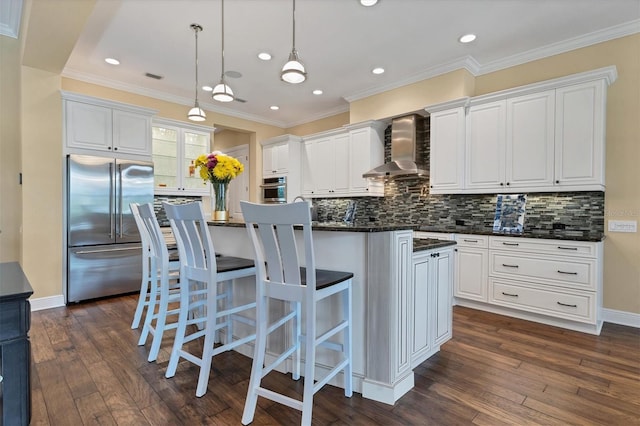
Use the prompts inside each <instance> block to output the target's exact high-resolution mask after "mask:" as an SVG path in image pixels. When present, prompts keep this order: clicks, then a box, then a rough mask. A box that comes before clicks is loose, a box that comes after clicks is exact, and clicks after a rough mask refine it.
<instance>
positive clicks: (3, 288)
mask: <svg viewBox="0 0 640 426" xmlns="http://www.w3.org/2000/svg"><path fill="white" fill-rule="evenodd" d="M32 294H33V289H32V288H31V285H30V284H29V281H28V280H27V277H26V276H25V275H24V273H23V272H22V268H21V267H20V265H19V264H18V263H17V262H9V263H0V376H2V381H1V382H0V425H12V426H13V425H28V424H29V422H30V420H31V381H30V368H31V343H30V342H29V328H30V327H31V306H30V304H29V301H28V300H27V299H28V298H29V297H30V296H31V295H32Z"/></svg>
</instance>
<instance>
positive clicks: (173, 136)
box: [151, 126, 180, 192]
mask: <svg viewBox="0 0 640 426" xmlns="http://www.w3.org/2000/svg"><path fill="white" fill-rule="evenodd" d="M178 132H179V130H178V129H177V128H174V127H169V126H153V127H152V128H151V135H152V146H153V151H152V152H153V180H154V189H155V191H156V192H177V191H178V190H179V188H180V182H179V177H178V176H179V175H178Z"/></svg>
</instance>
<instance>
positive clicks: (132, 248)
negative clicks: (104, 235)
mask: <svg viewBox="0 0 640 426" xmlns="http://www.w3.org/2000/svg"><path fill="white" fill-rule="evenodd" d="M141 248H142V246H137V247H125V248H115V249H100V250H78V251H76V252H75V253H76V254H93V253H109V252H115V251H126V250H140V249H141Z"/></svg>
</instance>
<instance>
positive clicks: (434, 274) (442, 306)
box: [409, 247, 453, 368]
mask: <svg viewBox="0 0 640 426" xmlns="http://www.w3.org/2000/svg"><path fill="white" fill-rule="evenodd" d="M452 287H453V250H452V248H451V247H446V248H441V249H435V250H427V251H419V252H415V253H414V254H413V262H412V276H411V288H410V291H409V300H410V305H409V306H410V309H409V319H410V321H409V323H410V328H409V329H410V334H409V335H410V339H409V343H410V356H411V367H412V368H414V367H416V366H417V365H419V364H420V363H422V362H423V361H425V360H426V359H427V358H429V357H430V356H431V355H433V354H434V353H436V352H438V350H440V345H442V344H443V343H445V342H446V341H447V340H449V339H451V335H452V305H453V303H452Z"/></svg>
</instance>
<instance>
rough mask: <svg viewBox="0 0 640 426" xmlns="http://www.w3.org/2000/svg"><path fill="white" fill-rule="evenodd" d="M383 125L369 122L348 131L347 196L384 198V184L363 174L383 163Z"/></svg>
mask: <svg viewBox="0 0 640 426" xmlns="http://www.w3.org/2000/svg"><path fill="white" fill-rule="evenodd" d="M383 132H384V125H382V124H381V123H373V122H369V123H367V124H366V126H365V127H360V128H352V129H351V130H349V195H350V196H361V195H362V196H373V195H375V196H384V183H383V182H382V181H380V180H374V179H365V178H363V177H362V175H363V174H365V173H366V172H368V171H369V170H371V169H373V168H374V167H376V166H379V165H380V164H382V163H383V162H384V135H383Z"/></svg>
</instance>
